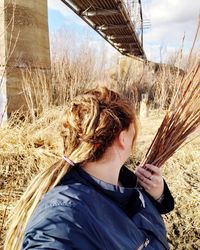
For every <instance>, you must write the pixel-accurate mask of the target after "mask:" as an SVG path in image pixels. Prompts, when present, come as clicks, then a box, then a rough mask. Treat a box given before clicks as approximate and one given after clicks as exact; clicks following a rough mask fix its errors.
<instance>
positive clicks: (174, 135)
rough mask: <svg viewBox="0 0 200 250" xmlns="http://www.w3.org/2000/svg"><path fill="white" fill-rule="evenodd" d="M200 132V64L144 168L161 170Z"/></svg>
mask: <svg viewBox="0 0 200 250" xmlns="http://www.w3.org/2000/svg"><path fill="white" fill-rule="evenodd" d="M198 128H200V62H197V63H196V65H195V66H194V67H193V68H192V70H191V71H190V72H189V73H188V74H187V75H186V76H185V77H184V79H183V80H182V81H181V84H180V85H179V89H178V91H177V93H176V94H175V96H174V99H173V101H172V102H171V105H170V107H169V110H168V111H167V113H166V115H165V117H164V119H163V122H162V124H161V126H160V128H159V129H158V131H157V133H156V135H155V137H154V139H153V141H152V143H151V145H150V147H149V149H148V151H147V153H146V155H145V157H144V158H143V160H142V162H141V165H145V164H146V163H149V164H153V165H156V166H158V167H160V166H161V165H162V164H163V163H164V162H165V161H167V160H168V159H169V158H170V157H171V156H172V155H173V154H174V153H175V152H176V150H177V149H179V148H180V147H181V146H182V145H183V144H185V142H186V140H187V139H188V138H189V137H190V136H191V135H192V134H193V133H194V132H195V131H196V130H197V129H198Z"/></svg>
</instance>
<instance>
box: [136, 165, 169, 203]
mask: <svg viewBox="0 0 200 250" xmlns="http://www.w3.org/2000/svg"><path fill="white" fill-rule="evenodd" d="M135 175H136V176H137V177H138V183H139V184H140V185H141V186H142V187H143V188H144V189H145V191H146V192H147V193H149V194H150V195H151V196H152V197H153V198H154V199H155V200H157V199H159V198H160V197H161V195H162V193H163V190H164V180H163V177H162V175H161V171H160V169H159V168H158V167H156V166H154V165H151V164H146V165H145V166H143V167H142V166H139V167H137V168H136V171H135Z"/></svg>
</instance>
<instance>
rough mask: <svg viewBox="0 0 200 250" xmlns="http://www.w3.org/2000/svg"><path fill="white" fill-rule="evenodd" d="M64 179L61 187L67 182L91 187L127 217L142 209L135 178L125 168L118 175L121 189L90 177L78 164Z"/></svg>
mask: <svg viewBox="0 0 200 250" xmlns="http://www.w3.org/2000/svg"><path fill="white" fill-rule="evenodd" d="M66 177H67V178H64V180H63V183H62V185H65V183H66V184H67V183H68V181H70V183H71V182H73V181H75V182H79V183H82V184H85V185H87V186H91V187H92V188H94V189H95V190H96V191H98V192H100V193H101V194H103V195H104V196H106V197H108V198H109V199H111V200H112V201H113V202H115V203H116V204H117V205H118V206H119V207H121V208H122V209H123V210H124V211H125V212H126V214H127V215H128V216H132V215H133V214H134V213H136V212H138V211H139V210H140V209H141V208H142V207H143V205H142V202H141V200H140V191H139V189H140V188H136V176H135V175H134V173H132V172H131V171H130V170H128V168H126V167H125V166H122V168H121V170H120V174H119V181H120V182H121V183H122V185H123V187H121V186H116V185H113V184H111V183H107V182H104V181H102V180H100V179H98V178H96V177H94V176H92V175H90V174H89V173H87V172H86V171H85V170H84V169H83V168H82V167H81V166H80V165H79V164H76V165H75V166H73V167H72V169H71V170H70V172H69V173H68V174H67V175H66ZM67 180H68V181H67Z"/></svg>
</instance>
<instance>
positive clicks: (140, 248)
mask: <svg viewBox="0 0 200 250" xmlns="http://www.w3.org/2000/svg"><path fill="white" fill-rule="evenodd" d="M149 242H150V240H149V239H148V238H146V239H145V241H144V242H143V243H142V245H140V246H139V248H138V249H137V250H142V249H144V248H146V247H147V246H148V245H149Z"/></svg>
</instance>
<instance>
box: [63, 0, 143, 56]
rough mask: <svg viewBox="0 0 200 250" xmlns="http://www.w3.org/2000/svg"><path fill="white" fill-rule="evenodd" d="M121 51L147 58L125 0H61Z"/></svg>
mask: <svg viewBox="0 0 200 250" xmlns="http://www.w3.org/2000/svg"><path fill="white" fill-rule="evenodd" d="M61 1H62V2H63V3H65V4H66V5H67V6H68V7H70V8H71V9H72V10H73V11H74V12H75V13H76V14H77V15H78V16H80V17H81V18H82V19H83V20H84V21H85V22H86V23H88V24H89V25H90V26H91V27H92V28H93V29H94V30H96V31H97V32H98V33H99V34H100V35H101V36H102V37H103V38H104V39H105V40H107V41H108V42H109V43H110V44H111V45H112V46H113V47H114V48H116V49H117V50H118V51H119V52H120V53H122V54H123V55H127V56H137V57H141V58H146V57H145V53H144V50H143V47H142V41H140V40H139V38H138V36H137V34H136V29H135V27H134V24H133V22H132V21H131V17H130V15H129V13H128V10H127V8H126V6H125V4H124V1H118V0H101V1H99V0H61Z"/></svg>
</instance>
